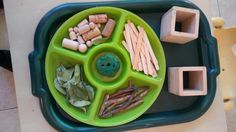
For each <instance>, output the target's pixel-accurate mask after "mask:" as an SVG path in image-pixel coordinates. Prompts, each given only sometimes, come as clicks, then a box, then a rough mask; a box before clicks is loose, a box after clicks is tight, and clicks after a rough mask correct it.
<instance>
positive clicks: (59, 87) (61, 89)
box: [54, 78, 66, 95]
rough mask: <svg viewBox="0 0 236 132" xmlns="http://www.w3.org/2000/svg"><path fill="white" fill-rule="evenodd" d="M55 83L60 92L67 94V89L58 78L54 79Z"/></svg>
mask: <svg viewBox="0 0 236 132" xmlns="http://www.w3.org/2000/svg"><path fill="white" fill-rule="evenodd" d="M54 85H55V87H56V89H57V90H58V91H59V92H61V93H62V94H63V95H66V91H65V90H64V89H63V88H62V87H61V84H60V83H59V82H58V80H57V78H55V79H54Z"/></svg>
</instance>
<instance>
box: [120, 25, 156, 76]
mask: <svg viewBox="0 0 236 132" xmlns="http://www.w3.org/2000/svg"><path fill="white" fill-rule="evenodd" d="M123 35H124V38H125V40H123V41H122V44H123V46H124V47H125V49H126V50H127V51H128V52H129V54H130V60H131V64H132V67H133V69H134V70H136V71H143V72H144V74H146V75H151V76H152V77H156V76H157V71H158V70H159V65H158V61H157V58H156V56H155V54H154V52H153V49H152V46H151V43H150V41H149V39H148V36H147V33H146V32H145V31H144V29H143V27H140V26H137V27H136V26H135V25H134V23H132V22H131V21H129V20H128V22H127V23H126V24H125V30H124V32H123Z"/></svg>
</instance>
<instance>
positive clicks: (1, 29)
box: [0, 9, 10, 49]
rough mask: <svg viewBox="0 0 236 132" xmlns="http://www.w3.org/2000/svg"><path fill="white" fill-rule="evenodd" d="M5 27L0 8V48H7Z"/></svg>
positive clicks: (2, 12)
mask: <svg viewBox="0 0 236 132" xmlns="http://www.w3.org/2000/svg"><path fill="white" fill-rule="evenodd" d="M9 47H10V46H9V42H8V35H7V27H6V21H5V16H4V11H3V9H0V49H9Z"/></svg>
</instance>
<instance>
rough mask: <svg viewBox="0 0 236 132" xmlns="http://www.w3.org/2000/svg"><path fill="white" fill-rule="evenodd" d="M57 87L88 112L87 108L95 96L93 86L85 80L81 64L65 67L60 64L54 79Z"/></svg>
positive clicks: (77, 105)
mask: <svg viewBox="0 0 236 132" xmlns="http://www.w3.org/2000/svg"><path fill="white" fill-rule="evenodd" d="M54 85H55V87H56V89H57V90H58V91H59V92H60V93H62V94H63V95H65V96H66V99H67V101H68V102H69V103H70V104H71V105H73V106H75V107H78V108H80V109H81V110H83V111H84V112H86V111H87V110H86V108H87V106H88V105H90V104H91V101H92V100H93V98H94V90H93V87H92V86H90V85H88V84H87V83H85V82H83V76H82V73H81V66H80V65H79V64H76V65H75V66H74V67H68V68H66V67H64V66H63V65H60V66H59V67H58V68H57V70H56V77H55V79H54Z"/></svg>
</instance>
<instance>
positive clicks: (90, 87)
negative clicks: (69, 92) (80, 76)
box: [85, 85, 94, 100]
mask: <svg viewBox="0 0 236 132" xmlns="http://www.w3.org/2000/svg"><path fill="white" fill-rule="evenodd" d="M85 89H86V90H87V92H88V96H89V100H93V98H94V90H93V87H92V86H90V85H86V86H85Z"/></svg>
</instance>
